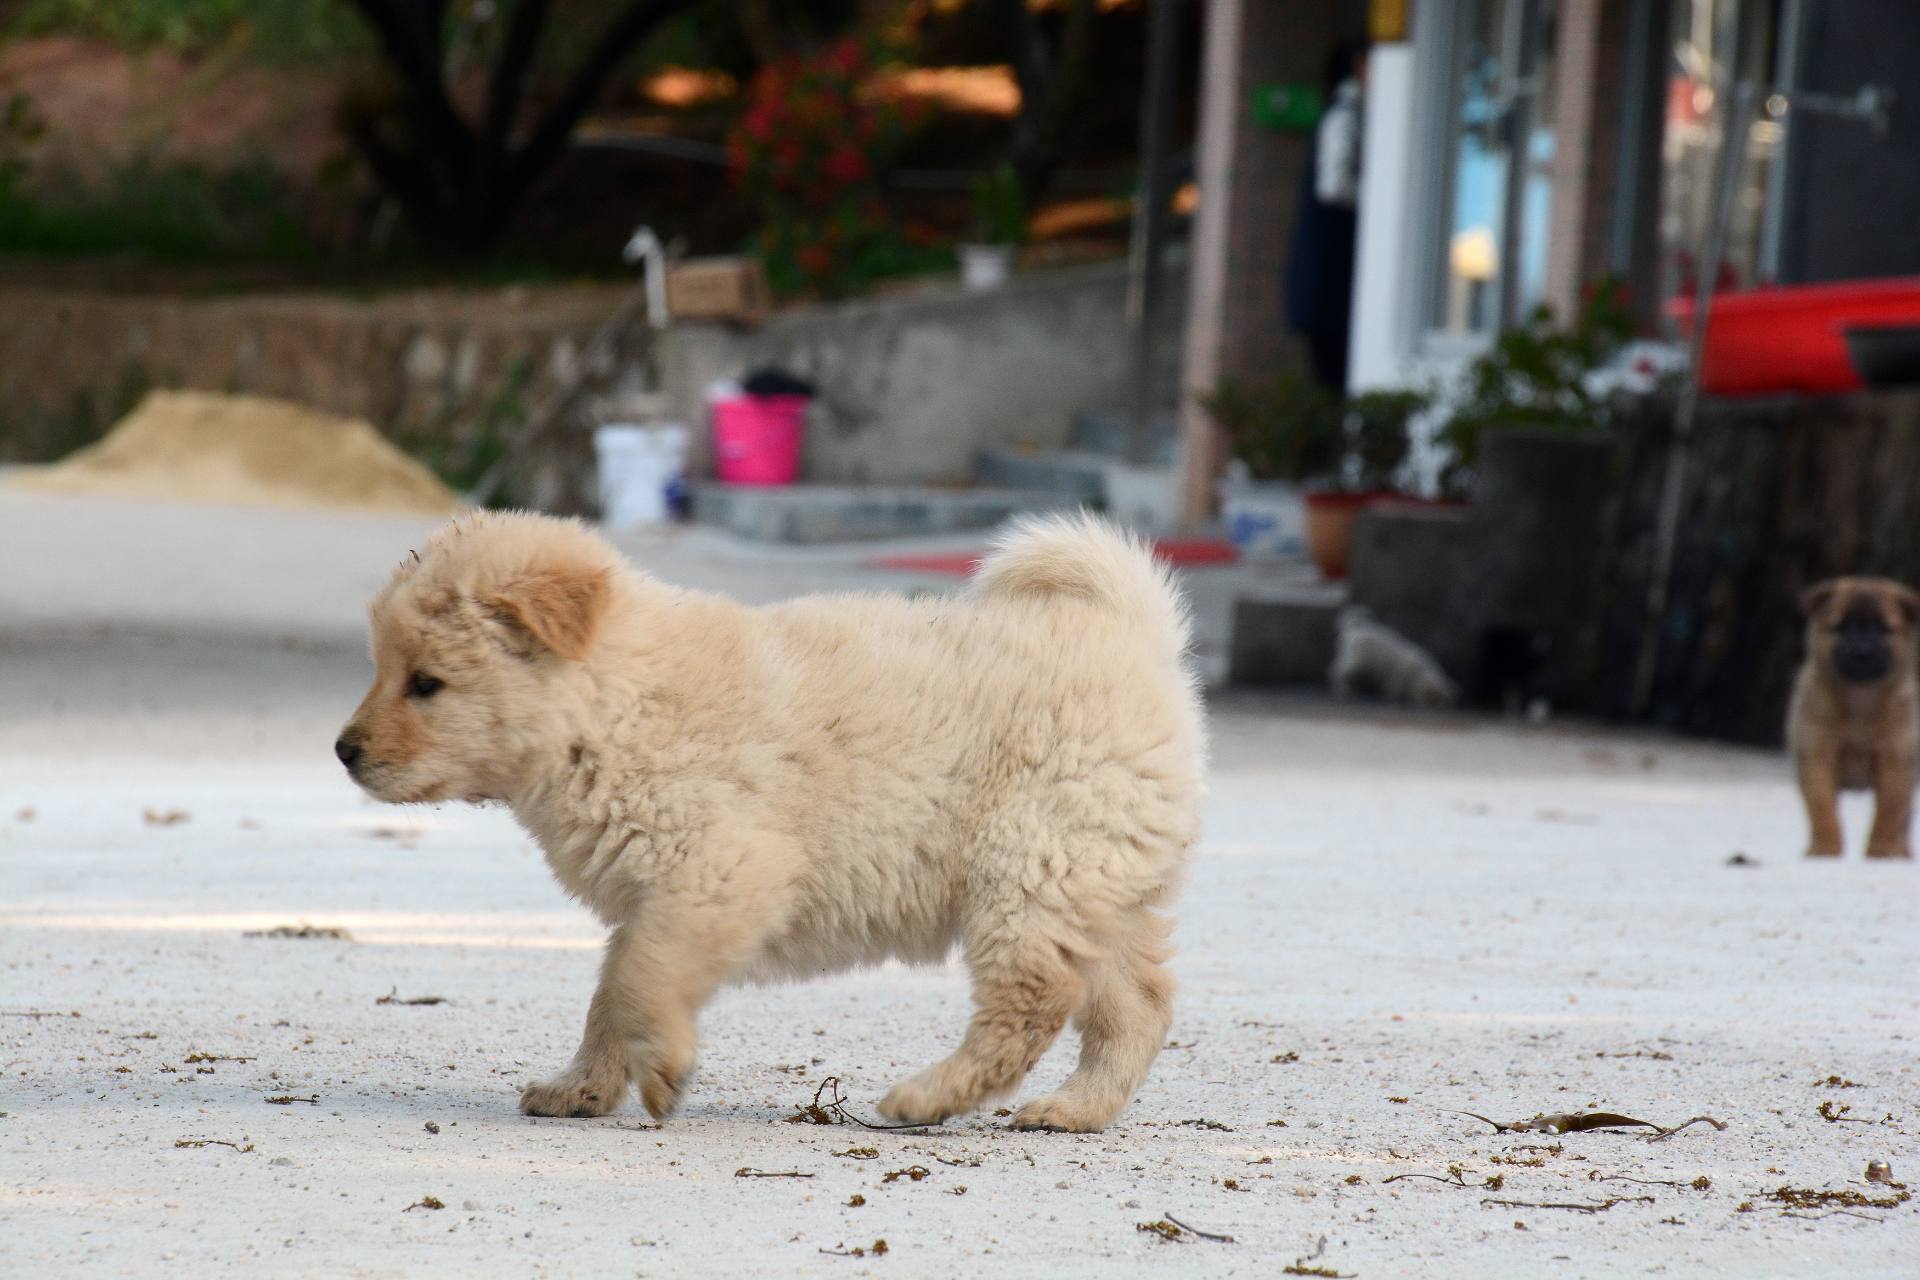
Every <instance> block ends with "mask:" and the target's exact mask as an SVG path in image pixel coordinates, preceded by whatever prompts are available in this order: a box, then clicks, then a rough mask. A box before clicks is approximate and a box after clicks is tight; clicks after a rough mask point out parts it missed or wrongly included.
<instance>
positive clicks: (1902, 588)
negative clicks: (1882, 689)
mask: <svg viewBox="0 0 1920 1280" xmlns="http://www.w3.org/2000/svg"><path fill="white" fill-rule="evenodd" d="M1801 604H1802V605H1803V606H1804V607H1805V609H1806V612H1807V653H1808V657H1809V660H1810V661H1811V662H1812V663H1813V664H1814V666H1815V667H1816V668H1818V669H1819V670H1822V671H1825V672H1828V673H1829V674H1831V675H1832V676H1833V677H1835V678H1836V679H1838V680H1841V681H1843V682H1845V683H1847V684H1858V685H1868V684H1874V683H1877V682H1879V681H1881V680H1885V679H1887V678H1888V677H1890V676H1896V675H1899V674H1901V673H1907V672H1912V671H1913V669H1914V626H1915V624H1916V622H1920V594H1916V593H1915V592H1914V590H1913V589H1912V588H1911V587H1908V586H1906V585H1905V584H1903V583H1899V582H1894V581H1893V580H1892V579H1889V578H1830V579H1828V580H1827V581H1825V582H1820V583H1815V584H1814V585H1813V586H1811V587H1809V588H1807V592H1806V594H1805V595H1804V596H1802V597H1801Z"/></svg>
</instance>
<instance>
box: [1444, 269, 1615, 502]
mask: <svg viewBox="0 0 1920 1280" xmlns="http://www.w3.org/2000/svg"><path fill="white" fill-rule="evenodd" d="M1633 331H1634V321H1633V313H1632V311H1631V310H1630V309H1629V308H1628V305H1627V300H1626V295H1625V291H1624V290H1623V289H1621V288H1620V287H1619V286H1618V285H1616V284H1613V283H1602V284H1599V285H1596V286H1595V287H1594V288H1592V289H1591V290H1589V291H1588V293H1587V295H1586V296H1585V298H1583V299H1582V301H1581V304H1580V311H1579V314H1578V315H1577V316H1576V317H1575V318H1574V323H1573V325H1572V327H1571V328H1565V329H1562V328H1558V327H1556V326H1555V325H1554V323H1553V316H1552V313H1551V312H1549V311H1548V310H1547V309H1546V308H1545V307H1541V308H1540V309H1538V310H1536V311H1535V312H1534V313H1533V314H1532V315H1531V316H1529V317H1528V318H1527V320H1526V322H1525V323H1524V324H1521V325H1519V326H1517V327H1515V328H1512V329H1509V330H1507V331H1506V332H1504V333H1502V334H1501V335H1500V336H1499V337H1498V338H1497V339H1495V341H1494V344H1493V345H1492V346H1491V347H1490V348H1488V349H1487V351H1486V353H1485V354H1483V355H1482V356H1480V357H1479V358H1478V359H1477V360H1475V361H1474V362H1473V363H1472V364H1470V365H1468V366H1467V369H1466V372H1465V374H1464V375H1463V378H1462V381H1461V386H1460V390H1459V393H1458V395H1457V396H1456V397H1455V399H1454V401H1453V406H1452V410H1451V412H1450V413H1449V414H1448V416H1447V420H1446V422H1445V423H1444V424H1443V425H1442V426H1441V428H1440V433H1439V442H1440V444H1441V446H1442V448H1443V450H1444V451H1445V460H1444V462H1443V463H1442V465H1441V469H1440V488H1441V491H1442V492H1443V493H1445V494H1446V495H1448V496H1449V497H1456V498H1464V497H1466V496H1467V494H1468V492H1469V491H1470V490H1471V488H1472V485H1473V476H1474V468H1475V467H1476V466H1477V465H1478V463H1479V460H1480V446H1481V443H1482V442H1483V441H1484V440H1485V438H1486V436H1487V434H1488V433H1489V432H1492V431H1511V430H1524V431H1537V432H1547V433H1552V434H1558V435H1578V434H1583V433H1586V432H1591V431H1596V430H1600V429H1602V428H1604V427H1605V426H1606V425H1607V422H1608V409H1607V404H1606V401H1605V400H1604V399H1603V398H1602V397H1599V396H1596V395H1595V394H1594V393H1593V392H1592V391H1590V390H1589V389H1588V384H1589V382H1590V380H1591V379H1592V376H1593V375H1594V374H1595V373H1596V372H1598V371H1599V370H1600V369H1601V368H1603V367H1604V366H1605V365H1607V364H1608V362H1610V361H1611V360H1612V359H1613V358H1614V357H1615V356H1616V355H1618V354H1619V351H1620V348H1621V347H1622V346H1624V345H1625V344H1626V343H1627V341H1628V340H1629V339H1631V338H1632V337H1633Z"/></svg>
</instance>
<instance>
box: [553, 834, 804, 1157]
mask: <svg viewBox="0 0 1920 1280" xmlns="http://www.w3.org/2000/svg"><path fill="white" fill-rule="evenodd" d="M758 861H759V863H760V865H759V866H758V867H756V866H754V865H752V863H751V862H750V861H749V860H747V859H743V860H741V861H739V862H735V863H732V864H728V865H716V864H715V863H713V862H703V861H702V860H701V858H700V857H699V855H695V857H693V858H690V859H689V860H688V861H687V863H685V864H683V867H684V868H685V869H687V871H688V873H689V878H690V879H691V878H695V877H697V878H698V883H694V884H685V885H682V884H679V883H676V882H673V881H665V882H657V883H655V884H653V885H650V886H649V887H648V889H647V891H646V896H645V900H644V903H643V905H642V906H641V907H640V908H639V909H637V910H636V911H635V913H634V915H633V916H632V917H631V918H630V919H629V920H628V921H627V922H626V923H625V924H622V925H620V926H619V927H617V928H616V929H615V930H614V931H613V936H612V937H611V938H609V939H608V940H607V955H606V959H605V961H604V962H603V963H602V965H601V968H600V985H599V987H598V989H596V990H595V991H594V993H593V1002H592V1003H591V1004H590V1005H589V1006H588V1007H587V1029H586V1033H585V1034H584V1035H583V1036H582V1037H581V1041H580V1049H579V1052H578V1053H576V1054H575V1055H574V1059H573V1062H572V1064H571V1065H569V1066H568V1068H567V1069H566V1070H565V1071H563V1072H561V1073H560V1075H558V1076H556V1077H555V1078H554V1079H552V1080H547V1081H543V1082H542V1083H539V1084H535V1085H529V1086H528V1087H527V1088H526V1090H525V1091H524V1092H522V1093H521V1095H520V1109H521V1110H522V1111H524V1112H526V1113H527V1114H528V1115H536V1116H601V1115H606V1114H607V1113H608V1112H610V1111H612V1110H614V1109H615V1108H616V1107H618V1106H619V1105H620V1103H621V1102H622V1101H624V1100H625V1098H626V1093H627V1085H628V1083H629V1082H631V1083H632V1084H634V1085H635V1086H637V1087H638V1088H639V1090H640V1101H641V1102H642V1103H644V1104H645V1105H646V1108H647V1110H648V1112H649V1113H651V1114H652V1115H653V1117H654V1118H655V1119H661V1118H663V1117H665V1116H666V1115H667V1114H668V1113H670V1112H671V1111H672V1110H673V1108H674V1106H675V1104H677V1103H678V1102H679V1100H680V1093H681V1091H682V1090H683V1089H685V1088H686V1084H687V1079H688V1077H689V1076H690V1075H691V1074H692V1072H693V1059H694V1049H695V1046H696V1033H695V1028H694V1018H695V1015H697V1014H698V1013H699V1011H700V1008H701V1006H702V1005H704V1004H706V1002H707V1000H708V999H709V998H710V997H711V996H712V995H713V992H714V989H715V988H717V987H718V986H719V985H720V984H721V983H722V982H724V981H726V980H727V979H728V978H730V977H732V976H733V975H734V974H736V973H738V972H739V971H740V969H741V967H742V966H744V965H745V964H746V962H747V961H748V960H749V959H751V957H752V956H753V953H754V952H755V951H756V950H757V949H758V947H759V945H760V942H761V940H762V939H764V938H765V937H766V936H767V934H768V932H769V931H770V930H771V929H772V928H773V927H774V925H775V923H776V921H775V918H774V914H773V912H774V908H773V904H775V903H777V902H780V901H784V900H785V898H786V895H785V894H783V893H779V892H773V891H772V890H773V888H775V887H776V886H771V885H768V884H767V883H765V882H764V880H763V879H762V878H759V877H757V876H756V874H755V872H756V871H765V870H770V869H773V867H772V866H770V865H769V863H768V860H766V859H760V860H758Z"/></svg>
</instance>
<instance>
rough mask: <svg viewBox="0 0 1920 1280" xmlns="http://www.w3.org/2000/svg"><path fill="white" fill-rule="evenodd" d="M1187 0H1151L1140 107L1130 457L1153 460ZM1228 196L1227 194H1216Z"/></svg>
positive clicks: (1130, 311) (1131, 289) (1130, 284)
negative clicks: (1159, 321)
mask: <svg viewBox="0 0 1920 1280" xmlns="http://www.w3.org/2000/svg"><path fill="white" fill-rule="evenodd" d="M1180 9H1181V0H1148V28H1147V96H1146V100H1145V101H1144V102H1143V103H1141V107H1140V179H1139V195H1138V197H1137V200H1136V203H1135V205H1134V211H1133V239H1132V248H1131V261H1130V262H1129V270H1128V276H1127V323H1128V325H1129V327H1130V328H1131V329H1132V331H1133V335H1132V336H1133V365H1134V367H1133V415H1132V418H1131V420H1130V421H1129V423H1128V427H1127V461H1129V462H1131V463H1133V464H1134V465H1136V466H1139V465H1142V464H1144V463H1145V462H1146V461H1147V445H1148V440H1149V433H1150V430H1151V426H1152V421H1153V409H1154V405H1153V394H1154V378H1153V367H1154V359H1153V350H1154V331H1153V322H1154V318H1155V316H1156V314H1157V313H1158V312H1159V309H1160V302H1161V296H1162V294H1163V293H1164V292H1165V290H1164V289H1163V288H1162V287H1161V273H1160V258H1161V256H1162V250H1163V249H1164V248H1165V241H1166V223H1167V199H1168V197H1169V195H1170V194H1171V193H1169V192H1168V191H1167V189H1166V187H1167V141H1168V138H1169V137H1170V135H1171V134H1172V132H1173V96H1174V77H1175V76H1176V75H1177V74H1178V70H1179V52H1180V49H1179V36H1180V21H1179V20H1180ZM1216 198H1223V197H1216Z"/></svg>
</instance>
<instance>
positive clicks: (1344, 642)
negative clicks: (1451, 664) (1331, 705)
mask: <svg viewBox="0 0 1920 1280" xmlns="http://www.w3.org/2000/svg"><path fill="white" fill-rule="evenodd" d="M1335 625H1336V634H1335V639H1334V650H1333V665H1332V666H1331V667H1329V668H1328V669H1327V683H1328V684H1329V685H1330V686H1332V688H1333V691H1334V692H1335V693H1336V694H1339V695H1340V696H1341V697H1343V698H1352V697H1365V696H1373V697H1378V698H1383V699H1385V700H1386V701H1388V702H1398V703H1403V704H1405V705H1407V706H1411V707H1451V706H1453V705H1455V704H1456V703H1458V702H1459V701H1460V691H1459V689H1458V688H1456V687H1455V686H1454V683H1453V681H1451V680H1449V679H1447V673H1446V672H1445V671H1442V670H1441V669H1440V664H1439V663H1438V662H1435V661H1434V660H1433V655H1432V654H1429V653H1428V652H1427V651H1426V650H1425V649H1422V648H1421V647H1420V646H1419V645H1417V644H1415V643H1414V642H1413V641H1411V640H1409V639H1407V638H1406V637H1405V636H1403V635H1401V634H1400V633H1399V632H1398V631H1395V630H1394V629H1393V628H1392V627H1389V626H1387V625H1385V624H1384V623H1382V622H1379V621H1377V620H1376V619H1375V618H1374V616H1373V614H1372V613H1371V612H1370V611H1369V610H1367V609H1365V608H1363V607H1362V606H1360V605H1348V606H1347V607H1346V608H1344V609H1342V610H1341V611H1340V617H1339V619H1338V621H1337V623H1336V624H1335Z"/></svg>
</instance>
